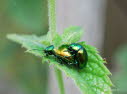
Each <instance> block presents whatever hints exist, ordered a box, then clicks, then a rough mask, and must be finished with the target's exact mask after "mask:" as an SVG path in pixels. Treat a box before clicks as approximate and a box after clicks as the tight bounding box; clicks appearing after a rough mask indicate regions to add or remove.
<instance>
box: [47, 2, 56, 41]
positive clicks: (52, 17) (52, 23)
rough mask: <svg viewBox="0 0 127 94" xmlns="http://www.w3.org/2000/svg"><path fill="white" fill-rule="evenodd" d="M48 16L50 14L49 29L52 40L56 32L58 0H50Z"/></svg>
mask: <svg viewBox="0 0 127 94" xmlns="http://www.w3.org/2000/svg"><path fill="white" fill-rule="evenodd" d="M48 16H49V31H50V39H51V40H50V41H51V42H52V39H53V37H54V36H55V33H56V0H48Z"/></svg>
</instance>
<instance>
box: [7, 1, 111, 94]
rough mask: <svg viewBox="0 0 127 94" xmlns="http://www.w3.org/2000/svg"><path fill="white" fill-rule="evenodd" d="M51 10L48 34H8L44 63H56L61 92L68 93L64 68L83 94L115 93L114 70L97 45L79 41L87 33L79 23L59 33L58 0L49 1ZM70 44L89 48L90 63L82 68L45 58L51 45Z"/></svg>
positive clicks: (87, 49) (49, 9) (62, 93)
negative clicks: (78, 68)
mask: <svg viewBox="0 0 127 94" xmlns="http://www.w3.org/2000/svg"><path fill="white" fill-rule="evenodd" d="M48 11H49V32H48V33H47V34H46V35H44V36H40V37H38V36H36V35H18V34H9V35H7V37H8V38H9V39H11V40H12V41H15V42H17V43H20V44H22V46H23V47H25V48H26V49H27V50H26V52H29V53H32V54H34V55H36V56H39V57H41V58H42V62H46V63H47V62H50V63H49V65H54V66H55V71H56V76H57V80H58V83H59V88H60V92H61V94H65V92H64V86H63V81H62V74H61V71H62V72H64V73H65V74H66V75H67V76H68V77H71V78H72V79H73V80H74V82H75V83H76V85H77V86H78V87H79V88H80V90H81V92H82V94H111V93H112V92H111V86H112V82H111V81H110V79H109V77H108V75H110V74H111V73H110V71H109V70H108V69H107V68H106V67H105V65H104V63H105V61H104V60H103V58H102V57H101V56H100V55H99V54H98V51H97V50H96V48H95V47H92V46H90V45H87V44H86V43H85V42H79V41H80V38H81V37H82V35H83V32H84V31H83V29H81V28H80V27H78V26H72V27H68V28H66V29H65V30H64V32H63V34H62V35H59V34H58V33H57V32H56V14H55V0H48ZM70 43H79V44H80V45H82V46H84V47H85V48H86V51H87V53H88V62H87V65H86V67H85V68H83V69H82V70H80V71H78V70H76V69H73V68H69V67H67V66H66V65H61V64H59V63H58V62H57V61H56V59H55V58H53V57H45V54H44V53H43V50H44V49H45V48H46V47H47V46H49V45H54V46H55V48H57V47H59V46H61V45H63V44H70ZM34 49H36V50H34ZM60 70H61V71H60Z"/></svg>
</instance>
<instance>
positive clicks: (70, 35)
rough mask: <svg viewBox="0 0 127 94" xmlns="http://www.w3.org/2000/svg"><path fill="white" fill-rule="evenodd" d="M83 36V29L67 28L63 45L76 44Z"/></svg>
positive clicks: (63, 37)
mask: <svg viewBox="0 0 127 94" xmlns="http://www.w3.org/2000/svg"><path fill="white" fill-rule="evenodd" d="M82 35H83V29H82V28H80V27H77V26H72V27H69V28H66V29H65V30H64V32H63V35H62V39H63V43H68V44H70V43H75V42H77V41H79V40H80V38H81V37H82Z"/></svg>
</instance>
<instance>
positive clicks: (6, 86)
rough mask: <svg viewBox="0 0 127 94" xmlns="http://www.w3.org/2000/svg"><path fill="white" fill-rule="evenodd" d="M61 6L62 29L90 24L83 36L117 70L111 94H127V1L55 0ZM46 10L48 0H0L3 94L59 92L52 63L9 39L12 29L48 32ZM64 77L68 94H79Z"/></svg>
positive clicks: (0, 63)
mask: <svg viewBox="0 0 127 94" xmlns="http://www.w3.org/2000/svg"><path fill="white" fill-rule="evenodd" d="M104 3H105V4H104ZM85 4H86V5H85ZM57 5H58V6H57V7H58V8H57V9H58V10H57V12H58V13H57V16H58V17H57V18H58V20H59V21H58V27H59V28H58V30H59V31H60V32H62V30H63V28H65V27H68V26H70V25H81V26H83V27H84V28H86V33H85V36H84V40H85V41H86V42H88V43H91V44H92V45H94V46H95V47H97V48H100V49H99V50H100V54H101V55H102V56H103V57H105V58H106V60H107V62H108V64H107V67H108V68H109V69H110V71H111V72H112V74H113V75H112V76H111V78H112V81H113V83H114V85H115V87H113V88H112V91H113V94H127V89H126V87H127V0H105V1H103V0H100V1H99V0H96V1H95V0H83V1H80V0H68V1H66V0H57ZM104 5H105V6H104ZM77 6H80V7H78V8H77ZM104 7H106V10H105V9H104ZM101 9H102V10H101ZM47 10H48V9H47V0H0V94H47V93H49V92H48V91H50V92H52V94H59V93H56V92H58V87H56V84H57V83H56V81H55V80H54V79H55V78H53V76H51V77H50V78H48V77H49V68H48V65H47V64H42V63H41V58H37V57H35V56H33V55H31V54H29V53H24V51H25V49H24V48H21V45H18V44H16V43H13V42H11V41H9V40H8V39H7V38H6V35H7V34H9V33H18V34H36V35H44V34H46V33H47V31H48V15H47ZM88 10H89V11H88ZM77 17H78V18H77ZM104 20H105V21H104ZM103 25H104V27H103ZM102 28H104V30H102ZM100 37H102V39H101V40H100V39H98V38H100ZM101 43H102V44H103V45H100V44H101ZM100 46H102V47H100ZM101 48H102V49H101ZM48 79H50V80H51V82H50V84H51V86H49V81H48ZM52 80H53V81H52ZM64 80H66V82H65V84H66V86H65V87H66V90H67V92H71V93H67V94H74V93H75V94H79V93H77V92H76V91H77V90H78V89H77V88H74V84H70V82H71V80H67V79H66V77H65V79H64ZM49 88H51V89H52V90H49ZM72 92H73V93H72Z"/></svg>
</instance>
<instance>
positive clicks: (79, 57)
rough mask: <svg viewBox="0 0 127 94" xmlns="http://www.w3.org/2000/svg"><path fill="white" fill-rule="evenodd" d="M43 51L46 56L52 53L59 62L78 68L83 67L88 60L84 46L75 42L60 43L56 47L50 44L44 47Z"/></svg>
mask: <svg viewBox="0 0 127 94" xmlns="http://www.w3.org/2000/svg"><path fill="white" fill-rule="evenodd" d="M44 53H45V54H46V56H48V55H53V56H54V57H55V58H56V59H57V60H58V62H59V63H61V64H66V65H68V66H72V67H76V68H78V69H81V68H84V67H85V66H86V63H87V60H88V55H87V52H86V50H85V48H84V47H83V46H81V45H80V44H77V43H72V44H70V45H62V46H60V47H59V48H58V49H55V48H54V46H53V45H51V46H48V47H46V48H45V50H44Z"/></svg>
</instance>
